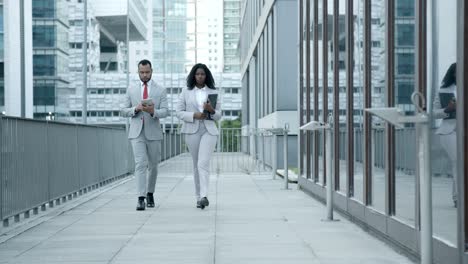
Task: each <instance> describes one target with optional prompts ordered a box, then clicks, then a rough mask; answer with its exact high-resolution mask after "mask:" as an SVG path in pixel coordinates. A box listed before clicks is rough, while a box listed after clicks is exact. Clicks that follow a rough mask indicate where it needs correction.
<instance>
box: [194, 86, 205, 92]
mask: <svg viewBox="0 0 468 264" xmlns="http://www.w3.org/2000/svg"><path fill="white" fill-rule="evenodd" d="M195 91H206V85H205V86H204V87H203V88H198V87H196V86H195Z"/></svg>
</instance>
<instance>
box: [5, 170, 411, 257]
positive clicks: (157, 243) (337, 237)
mask: <svg viewBox="0 0 468 264" xmlns="http://www.w3.org/2000/svg"><path fill="white" fill-rule="evenodd" d="M176 167H177V163H176V162H172V163H171V162H169V163H167V164H166V165H165V167H164V168H163V170H161V171H162V172H163V173H161V175H160V176H159V178H158V182H157V190H156V192H157V194H156V195H157V196H156V198H157V199H156V202H157V207H156V208H152V209H147V210H145V211H142V212H137V211H136V210H135V206H136V197H135V181H134V180H133V179H131V180H127V181H125V182H123V183H122V184H119V185H116V186H115V187H114V188H112V189H110V190H108V191H106V192H101V193H100V194H99V195H96V196H95V197H94V198H93V199H91V200H89V201H88V202H86V203H83V204H81V205H79V203H78V205H77V206H75V207H69V208H66V207H65V206H64V210H63V213H60V214H57V215H56V216H54V217H51V218H50V219H48V220H47V221H43V222H42V223H40V224H36V225H35V226H32V227H31V228H29V229H26V230H25V231H24V232H21V233H19V234H18V235H16V236H14V237H11V238H10V239H7V240H6V241H4V242H3V243H1V244H0V263H82V264H91V263H122V264H123V263H128V264H138V263H163V264H175V263H178V264H195V263H196V264H211V263H216V264H218V263H223V264H285V263H288V264H306V263H307V264H344V263H346V264H357V263H359V264H375V263H380V264H391V263H394V264H406V263H414V262H412V261H410V260H409V259H407V258H406V257H404V256H402V255H400V254H398V253H397V252H395V251H394V250H393V249H391V248H390V247H389V246H388V245H386V244H385V243H383V242H381V241H379V240H378V239H376V238H374V237H372V236H371V235H369V234H367V233H366V232H364V231H362V230H361V229H360V228H359V227H357V226H356V225H354V224H352V223H350V222H348V221H347V220H345V219H343V217H341V216H339V215H336V217H337V218H339V219H341V221H339V222H332V223H330V222H324V221H321V219H322V218H323V217H324V215H325V208H324V206H323V205H322V204H320V203H318V202H316V201H315V200H314V199H312V198H311V197H310V196H308V195H307V194H305V193H303V192H302V191H299V190H297V188H296V185H294V184H291V185H290V187H291V190H282V189H281V188H282V186H283V184H282V181H281V180H280V179H278V180H271V176H270V175H267V174H258V173H254V174H252V175H247V174H242V173H233V172H230V173H221V174H220V175H218V176H217V175H212V179H211V183H210V184H211V189H210V196H209V199H210V206H209V207H208V208H206V209H205V210H200V209H197V208H195V199H194V196H193V180H192V177H191V175H187V174H186V173H181V172H173V173H170V171H171V168H174V170H173V171H176ZM88 195H91V194H88ZM79 199H82V198H79ZM4 235H5V234H4Z"/></svg>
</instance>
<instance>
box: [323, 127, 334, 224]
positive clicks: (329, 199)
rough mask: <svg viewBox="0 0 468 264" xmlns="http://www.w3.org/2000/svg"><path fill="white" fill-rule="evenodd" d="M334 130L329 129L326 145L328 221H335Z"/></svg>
mask: <svg viewBox="0 0 468 264" xmlns="http://www.w3.org/2000/svg"><path fill="white" fill-rule="evenodd" d="M331 138H332V129H331V127H330V128H327V129H326V131H325V144H326V146H327V161H326V166H327V169H326V170H327V220H329V221H332V220H333V189H334V181H333V176H332V144H331Z"/></svg>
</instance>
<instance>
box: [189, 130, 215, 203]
mask: <svg viewBox="0 0 468 264" xmlns="http://www.w3.org/2000/svg"><path fill="white" fill-rule="evenodd" d="M217 139H218V137H217V136H213V135H211V134H210V133H208V131H207V130H206V127H205V124H204V123H203V122H200V126H199V128H198V131H197V132H196V133H194V134H186V135H185V143H186V144H187V147H188V149H189V152H190V155H192V161H193V180H194V182H195V195H196V197H197V200H200V198H202V197H207V196H208V185H209V183H210V159H211V154H212V153H213V152H214V150H215V147H216V141H217Z"/></svg>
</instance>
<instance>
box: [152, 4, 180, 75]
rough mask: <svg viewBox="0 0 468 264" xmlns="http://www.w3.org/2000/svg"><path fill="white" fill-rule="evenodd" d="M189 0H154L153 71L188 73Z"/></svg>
mask: <svg viewBox="0 0 468 264" xmlns="http://www.w3.org/2000/svg"><path fill="white" fill-rule="evenodd" d="M187 4H188V3H187V0H153V62H154V63H153V71H154V72H155V73H163V74H170V73H172V74H177V73H186V63H187V52H186V49H187V41H188V37H187V20H188V16H187Z"/></svg>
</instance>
